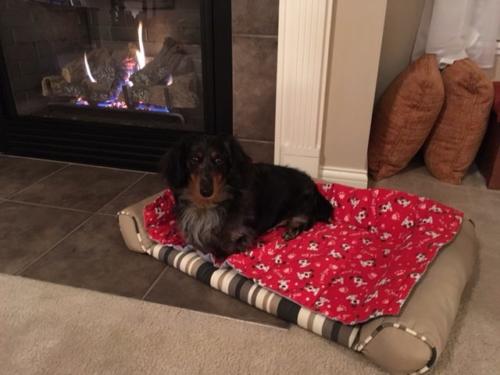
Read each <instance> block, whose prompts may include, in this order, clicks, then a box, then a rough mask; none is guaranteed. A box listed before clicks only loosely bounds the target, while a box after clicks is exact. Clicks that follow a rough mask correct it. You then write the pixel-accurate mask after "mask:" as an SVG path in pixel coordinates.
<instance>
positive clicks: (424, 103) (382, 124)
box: [368, 54, 444, 180]
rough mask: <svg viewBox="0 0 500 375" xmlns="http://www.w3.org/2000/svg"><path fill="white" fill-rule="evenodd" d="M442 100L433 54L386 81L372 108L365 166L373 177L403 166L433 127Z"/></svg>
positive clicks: (423, 57)
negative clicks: (390, 80)
mask: <svg viewBox="0 0 500 375" xmlns="http://www.w3.org/2000/svg"><path fill="white" fill-rule="evenodd" d="M443 101H444V88H443V82H442V79H441V74H440V73H439V68H438V64H437V61H436V58H435V56H434V55H429V54H427V55H424V56H422V57H420V58H419V59H418V60H416V61H415V62H413V63H412V64H411V65H410V66H409V67H408V68H406V70H404V71H403V72H402V73H400V74H399V76H398V77H396V79H395V80H394V81H393V82H392V83H391V84H390V85H389V87H388V88H387V90H386V91H385V92H384V94H383V95H382V98H381V99H380V101H379V102H378V104H377V106H376V108H375V111H374V115H373V121H372V128H371V133H370V144H369V147H368V167H369V170H370V174H371V175H372V176H373V178H374V179H375V180H379V179H381V178H385V177H389V176H392V175H393V174H396V173H397V172H399V171H400V170H401V169H403V168H404V167H406V165H407V164H408V163H409V162H410V160H411V159H412V158H413V156H415V154H416V153H417V152H418V150H419V149H420V148H421V147H422V145H423V143H424V142H425V139H426V138H427V136H428V135H429V133H430V131H431V130H432V127H433V126H434V123H435V122H436V119H437V117H438V115H439V112H440V111H441V107H442V105H443Z"/></svg>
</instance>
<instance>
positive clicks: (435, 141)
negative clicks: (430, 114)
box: [424, 59, 494, 184]
mask: <svg viewBox="0 0 500 375" xmlns="http://www.w3.org/2000/svg"><path fill="white" fill-rule="evenodd" d="M442 77H443V83H444V88H445V94H446V99H445V102H444V105H443V109H442V110H441V113H440V115H439V118H438V120H437V122H436V124H435V126H434V129H433V130H432V133H431V135H430V137H429V139H428V141H427V143H426V145H425V153H424V158H425V164H426V166H427V168H428V169H429V171H430V172H431V173H432V174H433V175H434V176H435V177H436V178H438V179H439V180H441V181H445V182H449V183H452V184H460V183H461V182H462V178H463V177H464V175H465V173H466V172H467V170H468V168H469V167H470V165H471V164H472V162H473V161H474V158H475V156H476V153H477V151H478V149H479V146H480V145H481V141H482V139H483V137H484V133H485V131H486V127H487V121H488V117H489V114H490V110H491V105H492V103H493V97H494V92H493V84H492V82H491V80H490V79H489V78H488V77H487V76H486V74H485V73H484V72H483V71H482V70H481V69H480V68H479V67H478V66H477V65H476V64H475V63H474V62H472V61H471V60H469V59H463V60H458V61H455V62H454V63H453V64H452V65H450V66H448V67H447V68H445V69H444V71H443V73H442Z"/></svg>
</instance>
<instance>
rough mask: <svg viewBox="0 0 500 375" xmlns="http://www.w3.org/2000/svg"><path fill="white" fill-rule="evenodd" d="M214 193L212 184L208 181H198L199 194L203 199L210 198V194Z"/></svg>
mask: <svg viewBox="0 0 500 375" xmlns="http://www.w3.org/2000/svg"><path fill="white" fill-rule="evenodd" d="M213 193H214V186H213V184H212V181H210V180H209V179H202V180H201V181H200V194H201V195H202V196H203V197H205V198H208V197H211V196H212V194H213Z"/></svg>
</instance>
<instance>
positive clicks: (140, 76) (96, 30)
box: [1, 0, 209, 132]
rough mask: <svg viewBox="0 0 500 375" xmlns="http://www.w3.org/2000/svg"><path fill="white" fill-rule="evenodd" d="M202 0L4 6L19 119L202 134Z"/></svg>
mask: <svg viewBox="0 0 500 375" xmlns="http://www.w3.org/2000/svg"><path fill="white" fill-rule="evenodd" d="M203 1H204V0H130V1H119V0H107V1H106V0H28V1H22V0H16V1H13V0H5V1H4V5H3V6H4V7H5V9H4V10H2V13H4V14H3V15H2V21H1V22H2V24H1V26H2V52H3V59H4V62H5V65H6V71H7V77H8V81H9V85H10V91H11V93H12V97H13V103H14V106H15V110H16V112H17V115H18V116H19V117H31V118H32V117H36V118H43V119H45V120H47V119H58V120H77V121H86V122H92V123H113V124H119V125H130V126H135V127H150V128H151V127H153V128H161V129H170V130H182V131H190V132H192V131H196V132H197V131H204V130H205V118H204V117H205V114H206V107H205V104H206V103H205V101H206V99H205V98H206V93H205V92H204V88H205V86H206V85H207V84H206V82H208V81H207V79H206V78H207V77H205V76H204V75H205V74H207V72H209V71H208V70H207V68H206V67H204V64H203V56H204V55H205V52H204V35H203V31H202V30H203V28H202V26H203V20H202V11H201V10H202V9H201V8H202V3H203Z"/></svg>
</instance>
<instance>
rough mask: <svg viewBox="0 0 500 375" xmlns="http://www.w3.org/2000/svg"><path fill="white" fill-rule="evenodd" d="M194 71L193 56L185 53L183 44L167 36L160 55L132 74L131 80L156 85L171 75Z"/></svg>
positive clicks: (135, 83)
mask: <svg viewBox="0 0 500 375" xmlns="http://www.w3.org/2000/svg"><path fill="white" fill-rule="evenodd" d="M193 71H194V63H193V61H192V59H191V57H190V56H188V55H187V54H186V53H185V51H184V50H183V48H182V46H181V45H179V44H178V43H177V42H176V41H174V40H173V39H172V38H170V37H167V38H166V39H165V41H164V43H163V47H162V49H161V50H160V52H159V53H158V55H156V56H155V57H154V58H153V60H152V61H151V62H149V63H148V64H147V65H146V66H145V67H144V68H143V69H141V70H139V71H138V72H136V73H134V74H132V76H131V77H130V80H131V81H132V82H133V83H134V85H139V86H154V85H160V84H165V83H167V82H168V80H169V77H171V76H173V77H175V76H176V75H177V74H186V73H190V72H193ZM174 79H175V78H174Z"/></svg>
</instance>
